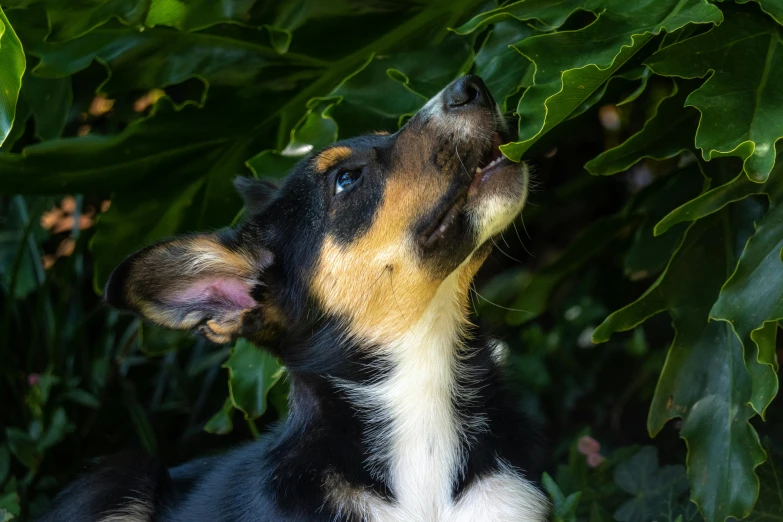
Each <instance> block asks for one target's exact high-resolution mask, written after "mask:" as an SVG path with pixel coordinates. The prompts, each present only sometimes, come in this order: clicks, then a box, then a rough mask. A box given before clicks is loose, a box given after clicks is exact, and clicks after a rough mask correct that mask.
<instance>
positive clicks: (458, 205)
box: [422, 131, 517, 247]
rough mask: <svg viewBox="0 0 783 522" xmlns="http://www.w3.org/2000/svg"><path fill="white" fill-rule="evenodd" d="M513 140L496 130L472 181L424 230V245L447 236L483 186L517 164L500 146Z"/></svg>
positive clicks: (477, 196)
mask: <svg viewBox="0 0 783 522" xmlns="http://www.w3.org/2000/svg"><path fill="white" fill-rule="evenodd" d="M509 141H511V139H510V138H509V137H507V136H504V134H503V133H501V132H500V131H496V132H495V133H494V135H493V136H492V141H491V144H490V146H489V149H488V150H487V151H486V152H485V153H484V154H483V155H482V156H481V157H480V158H479V161H478V164H477V165H476V168H475V170H474V171H473V173H472V174H473V175H472V177H471V178H470V183H469V184H465V185H464V186H463V187H462V188H461V189H460V190H459V192H458V193H457V195H456V196H455V197H454V199H452V200H451V202H450V203H449V204H447V205H445V206H444V207H443V210H442V211H441V212H440V213H439V214H438V215H437V216H436V217H435V219H434V220H433V222H432V224H431V225H430V226H429V227H427V228H426V229H425V230H424V233H423V234H422V244H423V246H424V247H428V246H431V245H433V244H435V243H436V242H437V241H438V240H440V239H442V238H443V237H445V235H446V232H448V230H449V229H450V228H451V226H452V225H454V223H455V222H456V221H457V218H458V217H459V215H460V213H461V212H462V211H463V209H464V208H465V206H466V205H468V204H469V203H471V202H473V201H474V200H476V199H478V198H479V197H480V196H481V193H482V188H483V187H484V185H485V184H486V183H487V182H488V181H489V180H490V179H491V178H493V177H495V176H496V175H497V174H498V173H500V172H501V171H504V170H505V169H506V168H507V167H511V166H516V165H517V164H516V163H514V162H512V161H511V160H509V159H508V158H506V157H505V156H503V153H502V152H500V148H499V147H500V146H501V145H503V144H504V143H507V142H509Z"/></svg>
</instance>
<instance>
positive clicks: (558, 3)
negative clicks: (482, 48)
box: [453, 0, 600, 34]
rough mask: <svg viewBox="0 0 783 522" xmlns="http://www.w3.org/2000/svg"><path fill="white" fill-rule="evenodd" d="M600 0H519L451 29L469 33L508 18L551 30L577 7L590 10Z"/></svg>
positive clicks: (558, 25)
mask: <svg viewBox="0 0 783 522" xmlns="http://www.w3.org/2000/svg"><path fill="white" fill-rule="evenodd" d="M597 4H600V2H595V1H587V2H585V1H584V0H581V1H580V0H565V1H564V0H521V1H519V2H513V3H511V4H508V5H506V6H503V7H499V8H498V9H493V10H492V11H487V12H486V13H481V14H480V15H476V16H474V17H473V18H471V19H470V20H469V21H467V22H465V23H464V24H463V25H461V26H460V27H457V28H456V29H453V31H454V32H456V33H457V34H470V33H472V32H474V31H477V30H479V29H481V28H483V27H485V26H487V25H489V24H496V23H499V22H504V21H509V20H520V21H523V20H535V21H538V22H540V23H541V24H543V25H542V27H541V29H544V30H551V29H556V28H558V27H560V26H561V25H563V23H564V22H565V21H566V20H567V19H568V17H569V16H571V14H572V13H573V12H574V11H576V10H577V9H585V10H591V9H594V8H595V7H596V5H597Z"/></svg>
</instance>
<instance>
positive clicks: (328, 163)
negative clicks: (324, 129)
mask: <svg viewBox="0 0 783 522" xmlns="http://www.w3.org/2000/svg"><path fill="white" fill-rule="evenodd" d="M350 157H351V149H349V148H348V147H332V148H331V149H326V150H325V151H323V152H322V153H320V154H319V155H318V156H317V157H316V158H315V168H316V169H317V170H318V171H319V172H326V171H327V170H329V169H330V168H332V167H334V166H335V165H337V164H338V163H340V162H341V161H343V160H346V159H348V158H350Z"/></svg>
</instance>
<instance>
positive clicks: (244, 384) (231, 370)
mask: <svg viewBox="0 0 783 522" xmlns="http://www.w3.org/2000/svg"><path fill="white" fill-rule="evenodd" d="M223 367H224V368H228V389H229V393H230V396H231V403H232V404H233V406H234V407H235V408H236V409H238V410H241V411H242V412H244V414H245V418H247V419H256V418H258V417H260V416H261V415H263V414H264V412H265V411H266V404H267V401H266V399H267V394H268V393H269V390H270V389H272V386H274V385H275V383H276V382H277V381H278V380H279V379H280V376H281V375H282V374H283V370H282V367H281V366H280V364H279V363H278V362H277V359H275V358H274V357H272V356H271V355H269V353H268V352H267V351H266V350H262V349H260V348H257V347H256V346H254V345H253V344H251V343H250V342H248V341H246V340H244V339H240V340H239V341H237V342H236V344H235V345H234V347H233V348H232V350H231V356H230V357H229V358H228V361H226V364H224V365H223Z"/></svg>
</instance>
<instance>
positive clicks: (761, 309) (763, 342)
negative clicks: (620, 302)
mask: <svg viewBox="0 0 783 522" xmlns="http://www.w3.org/2000/svg"><path fill="white" fill-rule="evenodd" d="M782 250H783V205H781V204H779V203H777V202H775V201H773V203H772V207H771V208H770V210H769V211H768V212H767V214H766V215H765V216H764V218H763V219H762V220H761V221H760V222H759V223H758V225H757V227H756V233H755V234H754V235H753V236H752V237H750V239H748V242H747V243H746V245H745V249H744V250H743V252H742V255H741V256H740V259H739V263H738V264H737V267H736V269H735V270H734V273H733V274H731V277H729V279H728V281H726V283H725V284H724V285H723V288H722V289H721V291H720V295H719V296H718V300H717V301H716V302H715V304H714V305H713V306H712V309H711V310H710V318H711V319H716V320H720V321H726V322H728V323H730V324H731V326H732V328H733V329H734V331H735V332H736V334H737V337H738V339H739V340H740V341H741V342H742V343H744V345H745V351H746V364H747V365H748V370H749V371H750V372H751V374H752V375H753V393H752V397H751V398H750V404H751V405H752V406H753V408H754V410H756V412H758V413H759V414H761V415H762V416H763V415H764V413H765V411H766V409H767V407H768V406H769V404H770V402H772V399H773V398H774V397H775V395H776V394H777V391H778V379H777V362H776V356H775V338H776V334H777V323H778V321H779V320H780V319H783V301H781V296H782V295H783V263H781V257H780V256H781V251H782Z"/></svg>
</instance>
